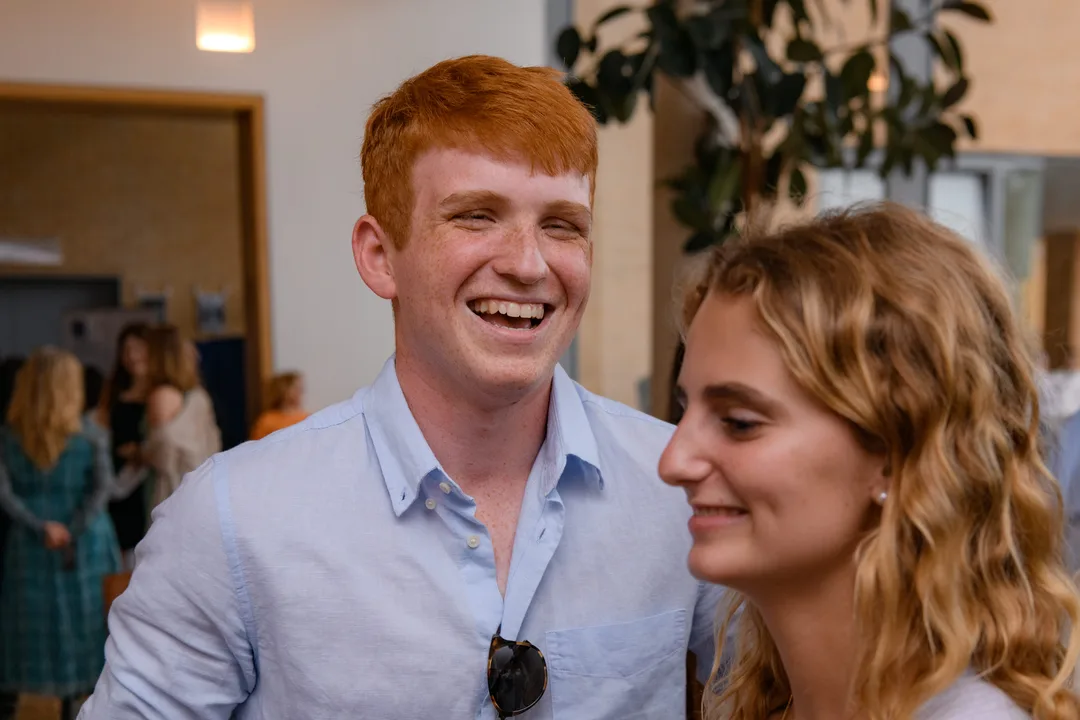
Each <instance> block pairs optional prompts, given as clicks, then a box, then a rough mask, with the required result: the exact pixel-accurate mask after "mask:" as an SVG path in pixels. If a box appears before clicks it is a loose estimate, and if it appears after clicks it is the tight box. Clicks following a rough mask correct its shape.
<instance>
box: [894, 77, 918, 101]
mask: <svg viewBox="0 0 1080 720" xmlns="http://www.w3.org/2000/svg"><path fill="white" fill-rule="evenodd" d="M918 89H919V88H918V85H916V83H915V81H914V80H912V79H911V78H909V77H908V76H907V75H903V76H901V77H900V95H899V97H897V98H896V107H897V108H899V109H903V108H906V107H907V106H908V105H910V104H911V101H912V100H914V99H915V92H916V91H917V90H918Z"/></svg>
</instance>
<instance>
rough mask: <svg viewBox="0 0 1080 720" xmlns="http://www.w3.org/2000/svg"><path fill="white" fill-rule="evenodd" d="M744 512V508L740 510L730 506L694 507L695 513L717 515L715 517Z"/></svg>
mask: <svg viewBox="0 0 1080 720" xmlns="http://www.w3.org/2000/svg"><path fill="white" fill-rule="evenodd" d="M745 512H746V511H745V510H740V509H739V508H730V507H696V508H694V514H695V515H705V516H717V517H723V516H731V515H742V514H744V513H745Z"/></svg>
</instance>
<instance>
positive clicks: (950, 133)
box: [919, 120, 956, 157]
mask: <svg viewBox="0 0 1080 720" xmlns="http://www.w3.org/2000/svg"><path fill="white" fill-rule="evenodd" d="M919 136H920V137H921V138H922V139H923V140H925V141H926V142H927V143H929V144H930V145H932V146H933V147H934V148H935V149H936V150H937V151H938V152H939V153H941V154H942V155H946V156H948V157H955V155H956V131H955V130H953V129H952V128H951V127H949V126H948V125H946V124H945V123H943V122H941V121H940V120H939V121H937V122H935V123H934V124H933V125H930V126H928V127H925V128H922V129H920V130H919Z"/></svg>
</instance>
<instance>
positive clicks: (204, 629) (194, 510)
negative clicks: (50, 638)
mask: <svg viewBox="0 0 1080 720" xmlns="http://www.w3.org/2000/svg"><path fill="white" fill-rule="evenodd" d="M222 472H223V471H221V470H220V469H215V460H214V459H211V460H208V461H207V462H206V463H204V464H203V465H202V466H201V467H200V468H199V469H197V470H196V471H195V472H193V473H191V474H190V475H189V476H188V477H187V479H186V481H185V482H184V483H183V484H182V486H181V487H180V489H179V490H178V491H177V492H176V493H175V494H174V495H173V496H172V497H170V498H169V499H168V500H167V501H165V502H164V503H162V504H161V505H159V506H158V507H157V508H156V509H155V510H154V512H153V515H152V524H151V526H150V531H149V533H148V534H147V536H146V538H145V539H144V540H143V541H142V543H140V544H139V547H138V550H137V551H136V563H135V572H134V574H133V575H132V578H131V584H130V585H129V586H128V588H127V590H126V591H125V592H124V593H123V594H121V595H120V597H119V598H117V600H116V602H115V603H114V604H113V607H112V610H111V612H110V613H109V639H108V642H107V643H106V646H105V660H106V663H105V669H104V671H103V672H102V674H101V677H100V679H99V680H98V683H97V687H96V688H95V690H94V694H93V695H92V696H91V697H90V699H89V700H87V702H86V704H85V705H84V706H83V709H82V712H81V713H80V714H79V720H227V719H228V718H230V717H231V716H232V714H233V711H234V710H235V708H237V707H238V706H239V705H241V704H242V703H243V702H244V701H245V700H246V699H247V697H248V695H249V694H250V693H251V691H252V690H253V689H254V687H255V676H256V667H255V659H254V651H253V649H252V643H251V642H250V640H249V637H250V635H249V633H248V629H249V627H253V626H252V625H249V624H248V623H247V622H245V619H246V620H248V621H250V619H251V614H250V606H249V605H248V604H247V603H246V602H241V600H240V598H241V597H243V598H246V594H244V592H242V585H238V584H237V580H239V579H240V577H241V576H240V573H241V571H240V566H239V561H238V559H237V555H236V552H235V542H234V537H235V536H234V534H233V529H232V526H231V524H230V520H229V519H230V518H231V512H230V510H229V509H228V507H227V506H225V505H224V503H227V502H228V499H227V486H225V485H224V482H225V480H224V478H223V477H222V476H221V473H222ZM226 538H228V541H226Z"/></svg>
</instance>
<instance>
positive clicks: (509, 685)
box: [488, 645, 547, 714]
mask: <svg viewBox="0 0 1080 720" xmlns="http://www.w3.org/2000/svg"><path fill="white" fill-rule="evenodd" d="M546 687H547V663H546V662H544V656H543V655H541V654H540V651H539V650H537V649H536V648H535V647H533V646H532V645H501V646H499V647H498V648H496V649H495V650H494V651H493V652H492V655H491V670H490V671H489V672H488V690H489V691H490V692H491V698H492V699H493V700H494V701H495V704H496V705H497V706H498V707H499V709H500V710H501V711H502V712H503V713H506V714H511V713H520V712H524V711H525V710H528V709H529V708H531V707H532V706H533V705H535V704H536V703H537V702H538V701H539V700H540V697H541V696H542V695H543V694H544V690H545V688H546Z"/></svg>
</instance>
